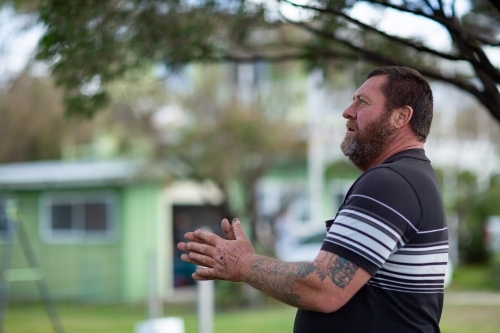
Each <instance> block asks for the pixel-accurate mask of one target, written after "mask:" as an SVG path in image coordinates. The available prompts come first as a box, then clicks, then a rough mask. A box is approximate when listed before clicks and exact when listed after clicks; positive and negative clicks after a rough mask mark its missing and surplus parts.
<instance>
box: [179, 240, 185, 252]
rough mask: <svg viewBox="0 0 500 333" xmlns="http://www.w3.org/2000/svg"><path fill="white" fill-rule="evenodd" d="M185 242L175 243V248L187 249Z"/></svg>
mask: <svg viewBox="0 0 500 333" xmlns="http://www.w3.org/2000/svg"><path fill="white" fill-rule="evenodd" d="M186 246H187V243H184V242H180V243H177V249H179V250H181V251H187V248H186Z"/></svg>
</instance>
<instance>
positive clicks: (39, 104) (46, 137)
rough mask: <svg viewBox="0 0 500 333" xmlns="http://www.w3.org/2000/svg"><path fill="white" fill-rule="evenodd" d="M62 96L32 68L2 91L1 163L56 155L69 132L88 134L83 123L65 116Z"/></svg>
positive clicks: (75, 137)
mask: <svg viewBox="0 0 500 333" xmlns="http://www.w3.org/2000/svg"><path fill="white" fill-rule="evenodd" d="M60 100H61V92H60V90H57V89H55V88H54V85H53V82H52V81H51V80H50V79H47V78H40V77H38V78H37V77H33V76H32V75H31V74H30V69H29V68H28V69H26V70H25V71H23V72H22V73H21V74H20V75H19V76H18V77H17V78H16V79H15V80H14V81H13V82H12V84H11V85H10V87H9V89H8V90H1V91H0V116H1V118H2V121H1V122H0V142H2V145H0V163H6V162H21V161H28V160H44V159H56V158H59V157H60V155H61V149H62V144H63V142H64V141H65V140H67V139H68V136H69V134H70V133H73V137H74V139H75V140H82V139H85V137H87V134H88V133H87V131H86V129H85V128H84V127H80V128H78V129H77V126H76V124H75V122H74V121H70V120H69V119H65V118H64V117H63V106H62V104H61V102H60Z"/></svg>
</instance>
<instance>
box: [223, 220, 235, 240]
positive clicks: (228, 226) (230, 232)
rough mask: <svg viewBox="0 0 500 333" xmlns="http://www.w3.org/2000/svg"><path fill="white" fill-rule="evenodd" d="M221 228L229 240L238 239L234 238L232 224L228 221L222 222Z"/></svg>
mask: <svg viewBox="0 0 500 333" xmlns="http://www.w3.org/2000/svg"><path fill="white" fill-rule="evenodd" d="M221 227H222V231H224V234H225V235H226V237H227V239H230V240H235V239H236V237H235V236H234V232H233V227H232V226H231V224H230V223H229V221H228V220H227V219H224V220H222V222H221Z"/></svg>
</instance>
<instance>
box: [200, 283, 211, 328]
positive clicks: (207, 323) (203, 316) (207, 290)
mask: <svg viewBox="0 0 500 333" xmlns="http://www.w3.org/2000/svg"><path fill="white" fill-rule="evenodd" d="M197 296H198V297H197V298H198V333H212V332H213V326H214V324H213V318H214V281H198V282H197Z"/></svg>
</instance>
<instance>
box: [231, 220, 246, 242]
mask: <svg viewBox="0 0 500 333" xmlns="http://www.w3.org/2000/svg"><path fill="white" fill-rule="evenodd" d="M232 226H233V232H234V236H235V237H236V239H248V238H247V235H245V232H244V231H243V227H242V226H241V222H240V220H239V219H234V220H233V223H232Z"/></svg>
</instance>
